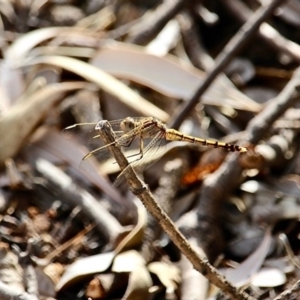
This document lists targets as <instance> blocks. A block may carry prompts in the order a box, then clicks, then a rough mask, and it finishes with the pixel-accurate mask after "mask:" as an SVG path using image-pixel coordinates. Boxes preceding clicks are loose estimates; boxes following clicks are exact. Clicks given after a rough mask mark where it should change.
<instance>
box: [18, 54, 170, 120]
mask: <svg viewBox="0 0 300 300" xmlns="http://www.w3.org/2000/svg"><path fill="white" fill-rule="evenodd" d="M36 64H49V65H54V66H57V67H61V68H64V69H67V70H69V71H71V72H74V73H76V74H78V75H80V76H82V77H84V78H85V79H87V80H89V81H91V82H94V83H96V84H98V85H99V86H100V87H101V88H102V89H104V90H105V91H106V92H108V93H110V94H112V95H114V96H115V97H117V98H118V99H119V100H120V101H121V102H123V103H124V104H125V105H128V106H130V107H131V108H132V109H133V110H134V111H135V112H137V113H138V114H139V115H142V116H148V115H153V116H156V117H157V118H159V119H161V120H163V121H167V120H168V118H169V116H168V114H166V113H165V112H164V111H163V110H161V109H159V108H158V107H156V106H155V105H153V104H151V103H150V102H148V101H147V100H146V99H144V98H143V97H141V96H140V95H139V94H137V93H135V92H134V91H133V90H132V89H130V88H129V87H128V86H126V85H125V84H123V83H122V82H121V81H119V80H117V79H116V78H114V77H113V76H111V75H109V74H107V73H105V72H103V71H102V70H100V69H98V68H96V67H94V66H92V65H90V64H87V63H85V62H82V61H79V60H76V59H73V58H70V57H62V56H44V57H38V58H33V59H32V60H30V61H28V62H25V61H24V62H23V63H22V65H23V66H29V65H36ZM137 103H139V105H136V104H137Z"/></svg>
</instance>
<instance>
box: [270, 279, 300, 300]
mask: <svg viewBox="0 0 300 300" xmlns="http://www.w3.org/2000/svg"><path fill="white" fill-rule="evenodd" d="M299 291H300V280H299V281H297V282H296V283H295V284H294V285H293V286H292V288H291V289H288V290H286V291H284V292H282V293H281V294H280V295H278V296H277V297H276V298H274V300H288V299H296V297H297V298H298V296H299ZM293 294H294V295H293Z"/></svg>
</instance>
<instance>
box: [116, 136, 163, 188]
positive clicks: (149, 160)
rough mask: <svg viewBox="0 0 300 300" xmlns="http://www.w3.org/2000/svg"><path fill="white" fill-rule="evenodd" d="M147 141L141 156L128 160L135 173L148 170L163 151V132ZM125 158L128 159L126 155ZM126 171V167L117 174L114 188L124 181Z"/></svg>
mask: <svg viewBox="0 0 300 300" xmlns="http://www.w3.org/2000/svg"><path fill="white" fill-rule="evenodd" d="M147 140H149V142H148V143H147V142H146V143H145V144H146V146H145V148H144V149H143V153H142V155H139V156H137V157H136V159H135V160H132V159H131V160H129V163H130V166H131V167H133V168H134V169H135V170H136V171H137V173H141V172H143V171H144V170H145V169H147V168H149V167H150V166H151V165H152V164H153V163H154V162H155V161H157V160H158V159H159V158H160V157H161V154H162V153H163V150H164V149H165V145H166V139H165V132H163V131H158V132H157V133H156V135H155V136H153V138H152V139H147ZM126 156H127V157H128V155H127V154H126ZM127 171H128V167H127V168H126V169H124V170H123V171H122V172H121V173H120V174H119V176H118V177H117V179H116V180H115V182H114V185H115V186H118V185H120V184H121V183H122V182H123V181H124V179H125V175H126V172H127Z"/></svg>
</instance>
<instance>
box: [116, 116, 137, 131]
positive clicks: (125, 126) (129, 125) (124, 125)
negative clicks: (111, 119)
mask: <svg viewBox="0 0 300 300" xmlns="http://www.w3.org/2000/svg"><path fill="white" fill-rule="evenodd" d="M120 126H121V129H122V130H123V131H124V132H129V131H131V130H133V129H134V128H135V126H136V122H135V121H134V119H133V118H130V117H128V118H126V119H124V120H123V121H122V122H121V124H120Z"/></svg>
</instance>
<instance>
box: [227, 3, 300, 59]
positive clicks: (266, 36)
mask: <svg viewBox="0 0 300 300" xmlns="http://www.w3.org/2000/svg"><path fill="white" fill-rule="evenodd" d="M221 2H222V3H223V4H224V6H225V8H226V9H228V11H229V12H230V13H231V14H232V15H234V17H235V18H236V19H237V20H238V21H240V22H246V21H247V20H248V19H249V18H250V16H251V14H252V11H251V10H250V9H249V8H248V7H247V5H245V4H244V3H243V2H242V1H238V0H230V1H228V0H221ZM257 34H258V36H259V37H260V38H261V39H262V40H263V41H265V42H266V43H267V44H268V45H269V46H270V47H272V48H274V50H275V51H278V52H282V53H285V54H286V55H288V56H290V57H292V58H293V59H294V60H295V61H297V62H298V63H299V62H300V46H299V45H298V44H296V43H294V42H293V41H291V40H288V39H286V38H285V37H284V36H282V35H281V34H280V33H279V32H278V31H276V30H275V29H274V28H273V27H272V26H270V25H269V24H267V23H263V24H262V26H261V27H260V28H259V30H258V32H257Z"/></svg>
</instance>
